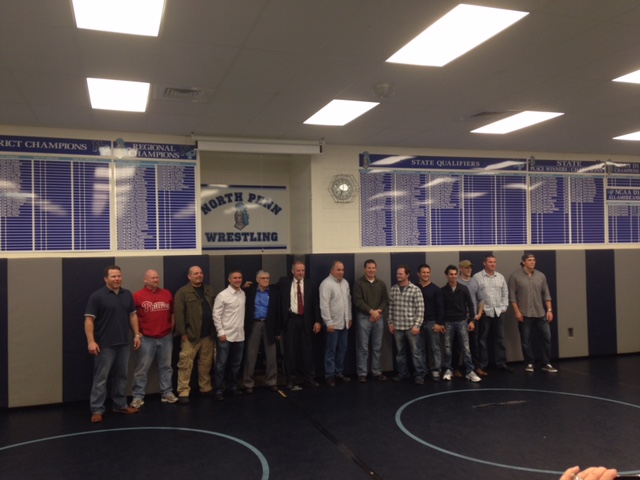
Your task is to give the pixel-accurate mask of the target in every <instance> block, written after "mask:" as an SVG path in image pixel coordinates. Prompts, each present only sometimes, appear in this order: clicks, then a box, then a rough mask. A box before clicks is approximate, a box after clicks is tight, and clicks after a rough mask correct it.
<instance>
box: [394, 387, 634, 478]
mask: <svg viewBox="0 0 640 480" xmlns="http://www.w3.org/2000/svg"><path fill="white" fill-rule="evenodd" d="M491 391H493V392H495V391H500V392H533V393H551V394H555V395H567V396H572V397H581V398H588V399H591V400H601V401H603V402H611V403H617V404H619V405H624V406H627V407H632V408H640V405H635V404H633V403H627V402H622V401H620V400H613V399H610V398H602V397H594V396H593V395H582V394H580V393H569V392H557V391H553V390H534V389H526V388H483V389H480V390H452V391H448V392H439V393H432V394H430V395H424V396H422V397H418V398H415V399H413V400H411V401H410V402H407V403H405V404H404V405H402V406H401V407H400V408H399V409H398V411H397V412H396V424H397V425H398V427H399V428H400V430H401V431H402V432H404V434H405V435H407V436H408V437H410V438H412V439H414V440H415V441H416V442H418V443H421V444H423V445H425V446H427V447H429V448H432V449H434V450H437V451H438V452H441V453H445V454H447V455H451V456H453V457H457V458H461V459H463V460H468V461H470V462H476V463H482V464H484V465H490V466H492V467H500V468H507V469H511V470H519V471H523V472H532V473H553V474H557V475H562V474H563V473H564V471H557V470H543V469H538V468H528V467H519V466H516V465H507V464H505V463H497V462H490V461H488V460H481V459H479V458H474V457H469V456H467V455H462V454H460V453H455V452H451V451H449V450H445V449H444V448H440V447H438V446H436V445H434V444H432V443H429V442H427V441H426V440H423V439H421V438H420V437H417V436H416V435H414V434H413V433H411V432H410V431H409V430H408V429H407V428H406V427H405V426H404V424H403V423H402V418H401V417H402V412H403V411H404V410H405V409H406V408H407V407H409V406H410V405H412V404H414V403H416V402H419V401H422V400H426V399H428V398H431V397H438V396H440V395H451V394H456V393H470V392H491ZM619 474H620V475H635V474H640V470H632V471H628V472H619Z"/></svg>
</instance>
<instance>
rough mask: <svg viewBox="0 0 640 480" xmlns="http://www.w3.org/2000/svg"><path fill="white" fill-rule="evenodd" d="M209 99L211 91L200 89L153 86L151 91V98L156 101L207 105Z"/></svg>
mask: <svg viewBox="0 0 640 480" xmlns="http://www.w3.org/2000/svg"><path fill="white" fill-rule="evenodd" d="M210 97H211V91H210V90H205V89H201V88H180V87H166V86H161V85H155V86H154V89H153V98H154V99H156V100H177V101H182V102H196V103H207V102H208V101H209V98H210Z"/></svg>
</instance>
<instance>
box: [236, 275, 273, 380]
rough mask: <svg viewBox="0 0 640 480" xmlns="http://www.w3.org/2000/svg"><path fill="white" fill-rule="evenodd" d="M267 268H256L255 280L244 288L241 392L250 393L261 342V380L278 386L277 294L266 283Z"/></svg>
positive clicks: (269, 277)
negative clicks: (263, 368)
mask: <svg viewBox="0 0 640 480" xmlns="http://www.w3.org/2000/svg"><path fill="white" fill-rule="evenodd" d="M270 279H271V276H270V275H269V272H265V271H264V270H260V271H259V272H258V273H257V274H256V284H254V285H251V286H250V287H249V288H248V289H247V291H246V295H247V303H246V307H245V310H244V311H245V315H244V326H245V331H246V338H247V339H246V342H245V348H246V349H245V359H244V370H243V375H242V384H243V385H244V391H245V393H253V385H254V381H253V373H254V371H255V367H256V359H257V357H258V351H259V350H260V342H262V345H263V349H264V356H265V364H266V372H265V377H264V382H265V384H266V385H267V387H269V389H271V390H273V391H275V390H278V387H277V383H278V359H277V348H276V341H277V340H280V332H281V330H282V318H281V314H280V308H281V305H280V295H279V293H278V288H277V287H276V286H275V285H269V280H270Z"/></svg>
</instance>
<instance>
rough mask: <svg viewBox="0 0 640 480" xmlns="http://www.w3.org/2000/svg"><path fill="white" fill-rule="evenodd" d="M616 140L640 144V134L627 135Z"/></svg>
mask: <svg viewBox="0 0 640 480" xmlns="http://www.w3.org/2000/svg"><path fill="white" fill-rule="evenodd" d="M613 139H614V140H629V141H631V142H640V132H633V133H627V134H626V135H620V136H619V137H613Z"/></svg>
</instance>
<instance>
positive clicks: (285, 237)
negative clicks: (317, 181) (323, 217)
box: [200, 185, 289, 250]
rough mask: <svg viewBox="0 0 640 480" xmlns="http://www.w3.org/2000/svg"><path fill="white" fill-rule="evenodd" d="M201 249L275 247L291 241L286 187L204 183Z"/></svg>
mask: <svg viewBox="0 0 640 480" xmlns="http://www.w3.org/2000/svg"><path fill="white" fill-rule="evenodd" d="M200 197H201V204H200V210H201V212H202V250H276V249H282V250H284V249H287V248H288V245H289V196H288V194H287V189H286V187H257V186H249V185H202V186H201V190H200Z"/></svg>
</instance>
